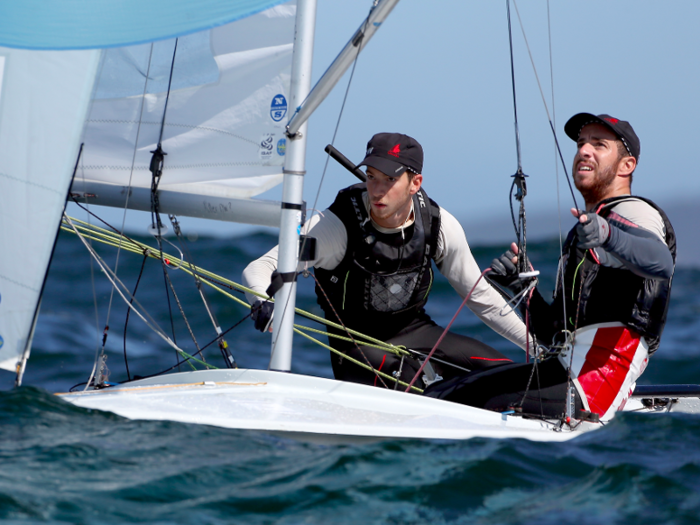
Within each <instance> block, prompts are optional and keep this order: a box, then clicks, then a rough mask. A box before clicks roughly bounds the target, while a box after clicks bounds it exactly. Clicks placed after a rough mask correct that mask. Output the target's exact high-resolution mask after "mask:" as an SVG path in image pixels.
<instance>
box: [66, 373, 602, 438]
mask: <svg viewBox="0 0 700 525" xmlns="http://www.w3.org/2000/svg"><path fill="white" fill-rule="evenodd" d="M59 395H60V396H61V397H62V399H64V400H66V401H68V402H70V403H73V404H75V405H77V406H81V407H84V408H91V409H98V410H105V411H109V412H113V413H115V414H118V415H120V416H123V417H126V418H129V419H148V420H169V421H179V422H182V423H194V424H200V425H212V426H217V427H226V428H236V429H249V430H259V431H264V432H274V433H278V432H283V433H290V437H293V436H291V434H297V435H304V436H306V438H317V439H319V440H322V441H339V440H340V441H344V440H345V438H355V439H363V438H373V439H385V438H391V439H469V438H474V437H482V438H525V439H529V440H533V441H564V440H567V439H571V438H572V437H574V436H576V435H577V434H579V432H578V431H577V432H572V431H570V430H561V431H559V430H555V429H554V426H553V425H552V424H549V423H546V422H543V421H538V420H534V419H524V418H522V417H518V416H513V415H504V414H499V413H496V412H491V411H487V410H481V409H477V408H473V407H468V406H464V405H459V404H456V403H451V402H448V401H441V400H438V399H432V398H427V397H421V396H416V395H409V394H405V393H403V392H396V391H392V390H384V389H378V388H374V387H370V386H365V385H358V384H354V383H346V382H342V381H336V380H332V379H323V378H318V377H311V376H302V375H297V374H286V373H281V372H270V371H264V370H245V369H238V370H206V371H197V372H183V373H177V374H170V375H167V376H162V377H156V378H150V379H143V380H138V381H133V382H131V383H129V384H128V385H126V386H115V387H111V388H106V389H102V390H88V391H86V392H76V393H70V394H59ZM597 427H598V425H593V424H590V425H589V424H583V425H582V426H581V427H580V429H584V428H585V429H590V428H597ZM351 440H352V439H351Z"/></svg>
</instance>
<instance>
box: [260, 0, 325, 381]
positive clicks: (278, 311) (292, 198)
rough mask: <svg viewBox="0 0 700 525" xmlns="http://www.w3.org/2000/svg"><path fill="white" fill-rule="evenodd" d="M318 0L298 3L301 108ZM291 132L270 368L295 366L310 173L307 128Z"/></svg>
mask: <svg viewBox="0 0 700 525" xmlns="http://www.w3.org/2000/svg"><path fill="white" fill-rule="evenodd" d="M315 25H316V0H299V1H298V3H297V15H296V30H295V34H294V55H293V57H292V78H291V88H290V98H291V100H290V107H292V108H298V107H299V106H301V104H302V102H303V101H304V100H305V99H306V97H307V95H308V94H309V91H310V90H311V66H312V60H313V45H314V29H315ZM307 125H308V123H307V122H304V123H303V124H302V126H300V127H299V131H298V132H297V133H296V134H294V135H292V136H289V138H288V142H289V143H288V146H287V153H286V157H285V163H284V182H283V187H282V204H281V207H282V214H281V219H280V241H279V258H278V261H277V271H278V272H279V273H280V274H281V275H282V276H283V278H284V280H285V282H284V285H283V286H282V288H281V289H280V290H279V291H278V292H277V293H276V294H275V316H274V320H273V335H272V351H271V357H270V369H271V370H280V371H284V372H288V371H290V370H291V366H292V335H293V329H294V307H295V306H296V269H297V262H298V258H299V226H300V225H301V219H302V206H303V197H304V195H303V194H304V175H305V174H306V128H307Z"/></svg>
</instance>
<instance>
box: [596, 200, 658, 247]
mask: <svg viewBox="0 0 700 525" xmlns="http://www.w3.org/2000/svg"><path fill="white" fill-rule="evenodd" d="M607 219H608V220H609V221H614V222H616V223H617V224H616V225H617V226H619V227H621V228H623V229H626V228H642V229H644V230H646V231H648V232H651V233H653V234H654V235H655V236H656V237H658V238H659V239H660V240H661V241H663V242H664V243H665V242H666V227H665V225H664V220H663V218H662V217H661V214H660V213H659V212H658V211H657V210H656V209H655V208H654V207H653V206H651V205H650V204H649V203H647V202H645V201H643V200H641V199H637V198H634V197H630V198H629V199H624V200H622V201H619V202H617V203H614V204H613V205H612V206H611V207H610V208H609V211H608V214H607Z"/></svg>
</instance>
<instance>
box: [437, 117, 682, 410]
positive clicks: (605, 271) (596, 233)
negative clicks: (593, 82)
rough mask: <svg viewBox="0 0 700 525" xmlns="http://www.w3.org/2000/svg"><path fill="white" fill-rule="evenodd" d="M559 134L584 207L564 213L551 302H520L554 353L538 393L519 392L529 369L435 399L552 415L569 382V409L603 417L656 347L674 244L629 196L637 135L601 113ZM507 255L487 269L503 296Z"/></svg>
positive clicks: (512, 271)
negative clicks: (569, 149)
mask: <svg viewBox="0 0 700 525" xmlns="http://www.w3.org/2000/svg"><path fill="white" fill-rule="evenodd" d="M564 130H565V132H566V134H567V135H568V136H569V137H570V138H571V139H573V140H574V141H576V144H577V152H576V155H575V157H574V162H573V179H574V183H575V185H576V188H577V189H578V190H579V191H580V192H581V195H583V197H584V200H585V203H586V209H585V211H584V210H577V209H575V208H572V210H571V212H572V214H573V216H574V217H575V218H576V219H577V223H576V225H575V226H574V227H573V229H572V230H571V231H570V232H569V235H568V237H567V239H566V243H565V245H564V248H563V255H562V258H561V260H560V267H559V272H560V273H559V276H558V278H557V288H556V290H555V293H554V301H553V302H552V303H551V304H549V303H547V302H546V301H545V300H544V299H543V298H542V296H541V295H540V293H539V292H538V291H537V290H536V289H535V291H534V293H533V295H532V298H531V300H530V304H529V312H530V316H531V324H530V326H531V328H532V330H533V332H534V333H535V335H536V336H537V339H538V341H539V342H540V343H541V344H542V345H545V346H550V345H552V344H553V342H554V343H555V345H556V346H558V350H557V351H560V352H561V353H559V355H558V356H557V358H550V359H548V360H545V361H543V362H541V363H539V365H538V367H539V374H538V375H539V381H540V383H539V385H540V388H539V390H538V389H536V388H534V387H533V388H531V389H529V392H527V396H526V395H525V393H526V392H525V391H526V390H528V386H527V385H528V384H530V383H529V381H530V379H531V378H532V366H533V365H516V366H512V365H510V366H508V367H507V368H508V369H506V367H504V369H503V370H498V371H494V373H493V374H490V375H488V377H487V375H485V374H482V375H481V376H479V375H478V374H477V375H473V376H472V377H470V378H465V379H463V380H462V381H461V383H460V384H459V385H457V384H456V383H457V382H455V384H453V385H444V387H443V389H442V390H441V391H440V392H437V391H436V392H434V393H433V394H431V395H434V396H435V397H443V398H446V399H452V400H456V401H460V402H463V403H465V404H469V405H473V406H483V407H486V408H492V409H495V410H498V409H503V408H505V406H504V405H508V404H511V405H512V404H517V403H519V402H522V400H523V399H525V398H527V401H526V402H525V404H524V405H523V410H524V411H529V412H534V413H537V414H540V413H544V415H545V416H552V417H558V416H561V415H563V414H564V413H566V407H565V402H564V401H565V399H566V396H567V391H568V385H569V378H571V379H572V380H573V381H572V382H573V385H574V386H575V389H576V392H575V394H576V395H575V402H576V406H577V409H583V410H585V411H588V412H593V413H596V414H598V415H599V416H600V418H601V419H602V420H606V419H610V418H611V417H613V415H614V413H615V411H617V410H620V409H621V408H622V407H623V406H624V404H625V402H626V401H627V399H628V398H629V396H630V395H631V393H632V392H633V391H634V387H635V383H636V381H637V379H638V378H639V376H640V375H641V374H642V372H643V371H644V369H645V368H646V366H647V362H648V357H649V355H650V354H652V353H653V352H654V351H656V349H657V348H658V346H659V340H660V337H661V332H662V330H663V327H664V324H665V321H666V313H667V311H668V303H669V297H670V291H671V280H672V277H673V272H674V268H675V259H676V240H675V235H674V232H673V227H672V226H671V223H670V222H669V220H668V218H667V217H666V214H665V213H664V212H663V211H662V210H661V208H659V207H658V206H657V205H656V204H654V203H653V202H652V201H650V200H648V199H645V198H642V197H637V196H631V190H632V188H631V186H632V174H633V172H634V170H635V168H636V167H637V162H638V161H639V155H640V149H641V148H640V143H639V138H638V137H637V134H636V133H635V132H634V129H632V126H631V125H630V124H629V122H626V121H623V120H620V119H618V118H615V117H612V116H610V115H605V114H603V115H592V114H590V113H579V114H577V115H575V116H573V117H572V118H571V119H570V120H569V121H568V122H567V123H566V126H565V127H564ZM515 254H517V247H516V246H515V244H513V245H512V246H511V250H510V251H508V252H506V253H505V254H504V255H503V256H501V258H500V259H495V260H494V261H493V263H492V266H491V267H492V269H493V270H494V273H493V274H492V275H491V276H490V278H491V279H492V280H493V281H494V282H496V283H498V284H500V285H501V286H503V287H506V288H510V289H511V290H519V289H522V287H523V286H522V281H520V280H519V279H518V278H517V270H516V267H515V264H514V263H515V261H516V260H517V259H515V257H514V255H515ZM569 366H570V367H571V372H570V375H569V372H568V370H567V369H568V368H569ZM504 393H506V395H504ZM574 417H575V414H574Z"/></svg>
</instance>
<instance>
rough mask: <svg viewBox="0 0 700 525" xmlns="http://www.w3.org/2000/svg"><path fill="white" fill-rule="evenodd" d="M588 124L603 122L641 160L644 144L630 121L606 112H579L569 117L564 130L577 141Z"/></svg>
mask: <svg viewBox="0 0 700 525" xmlns="http://www.w3.org/2000/svg"><path fill="white" fill-rule="evenodd" d="M588 124H602V125H603V126H605V127H607V128H609V129H610V130H611V131H612V132H613V133H615V135H617V136H618V137H619V138H620V140H621V141H622V143H623V144H624V145H625V148H627V151H628V153H629V154H630V155H632V156H633V157H634V158H635V159H636V160H637V161H638V160H639V153H640V151H641V148H642V146H641V145H640V143H639V137H637V134H636V133H635V132H634V130H633V129H632V126H631V125H630V123H629V122H627V121H625V120H620V119H618V118H615V117H611V116H610V115H605V114H602V115H598V116H596V115H591V114H590V113H579V114H578V115H574V116H573V117H571V118H570V119H569V121H568V122H567V123H566V125H565V126H564V131H565V132H566V134H567V135H568V136H569V137H570V138H571V139H572V140H574V141H577V140H578V136H579V134H580V133H581V130H582V129H583V127H584V126H586V125H588Z"/></svg>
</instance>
